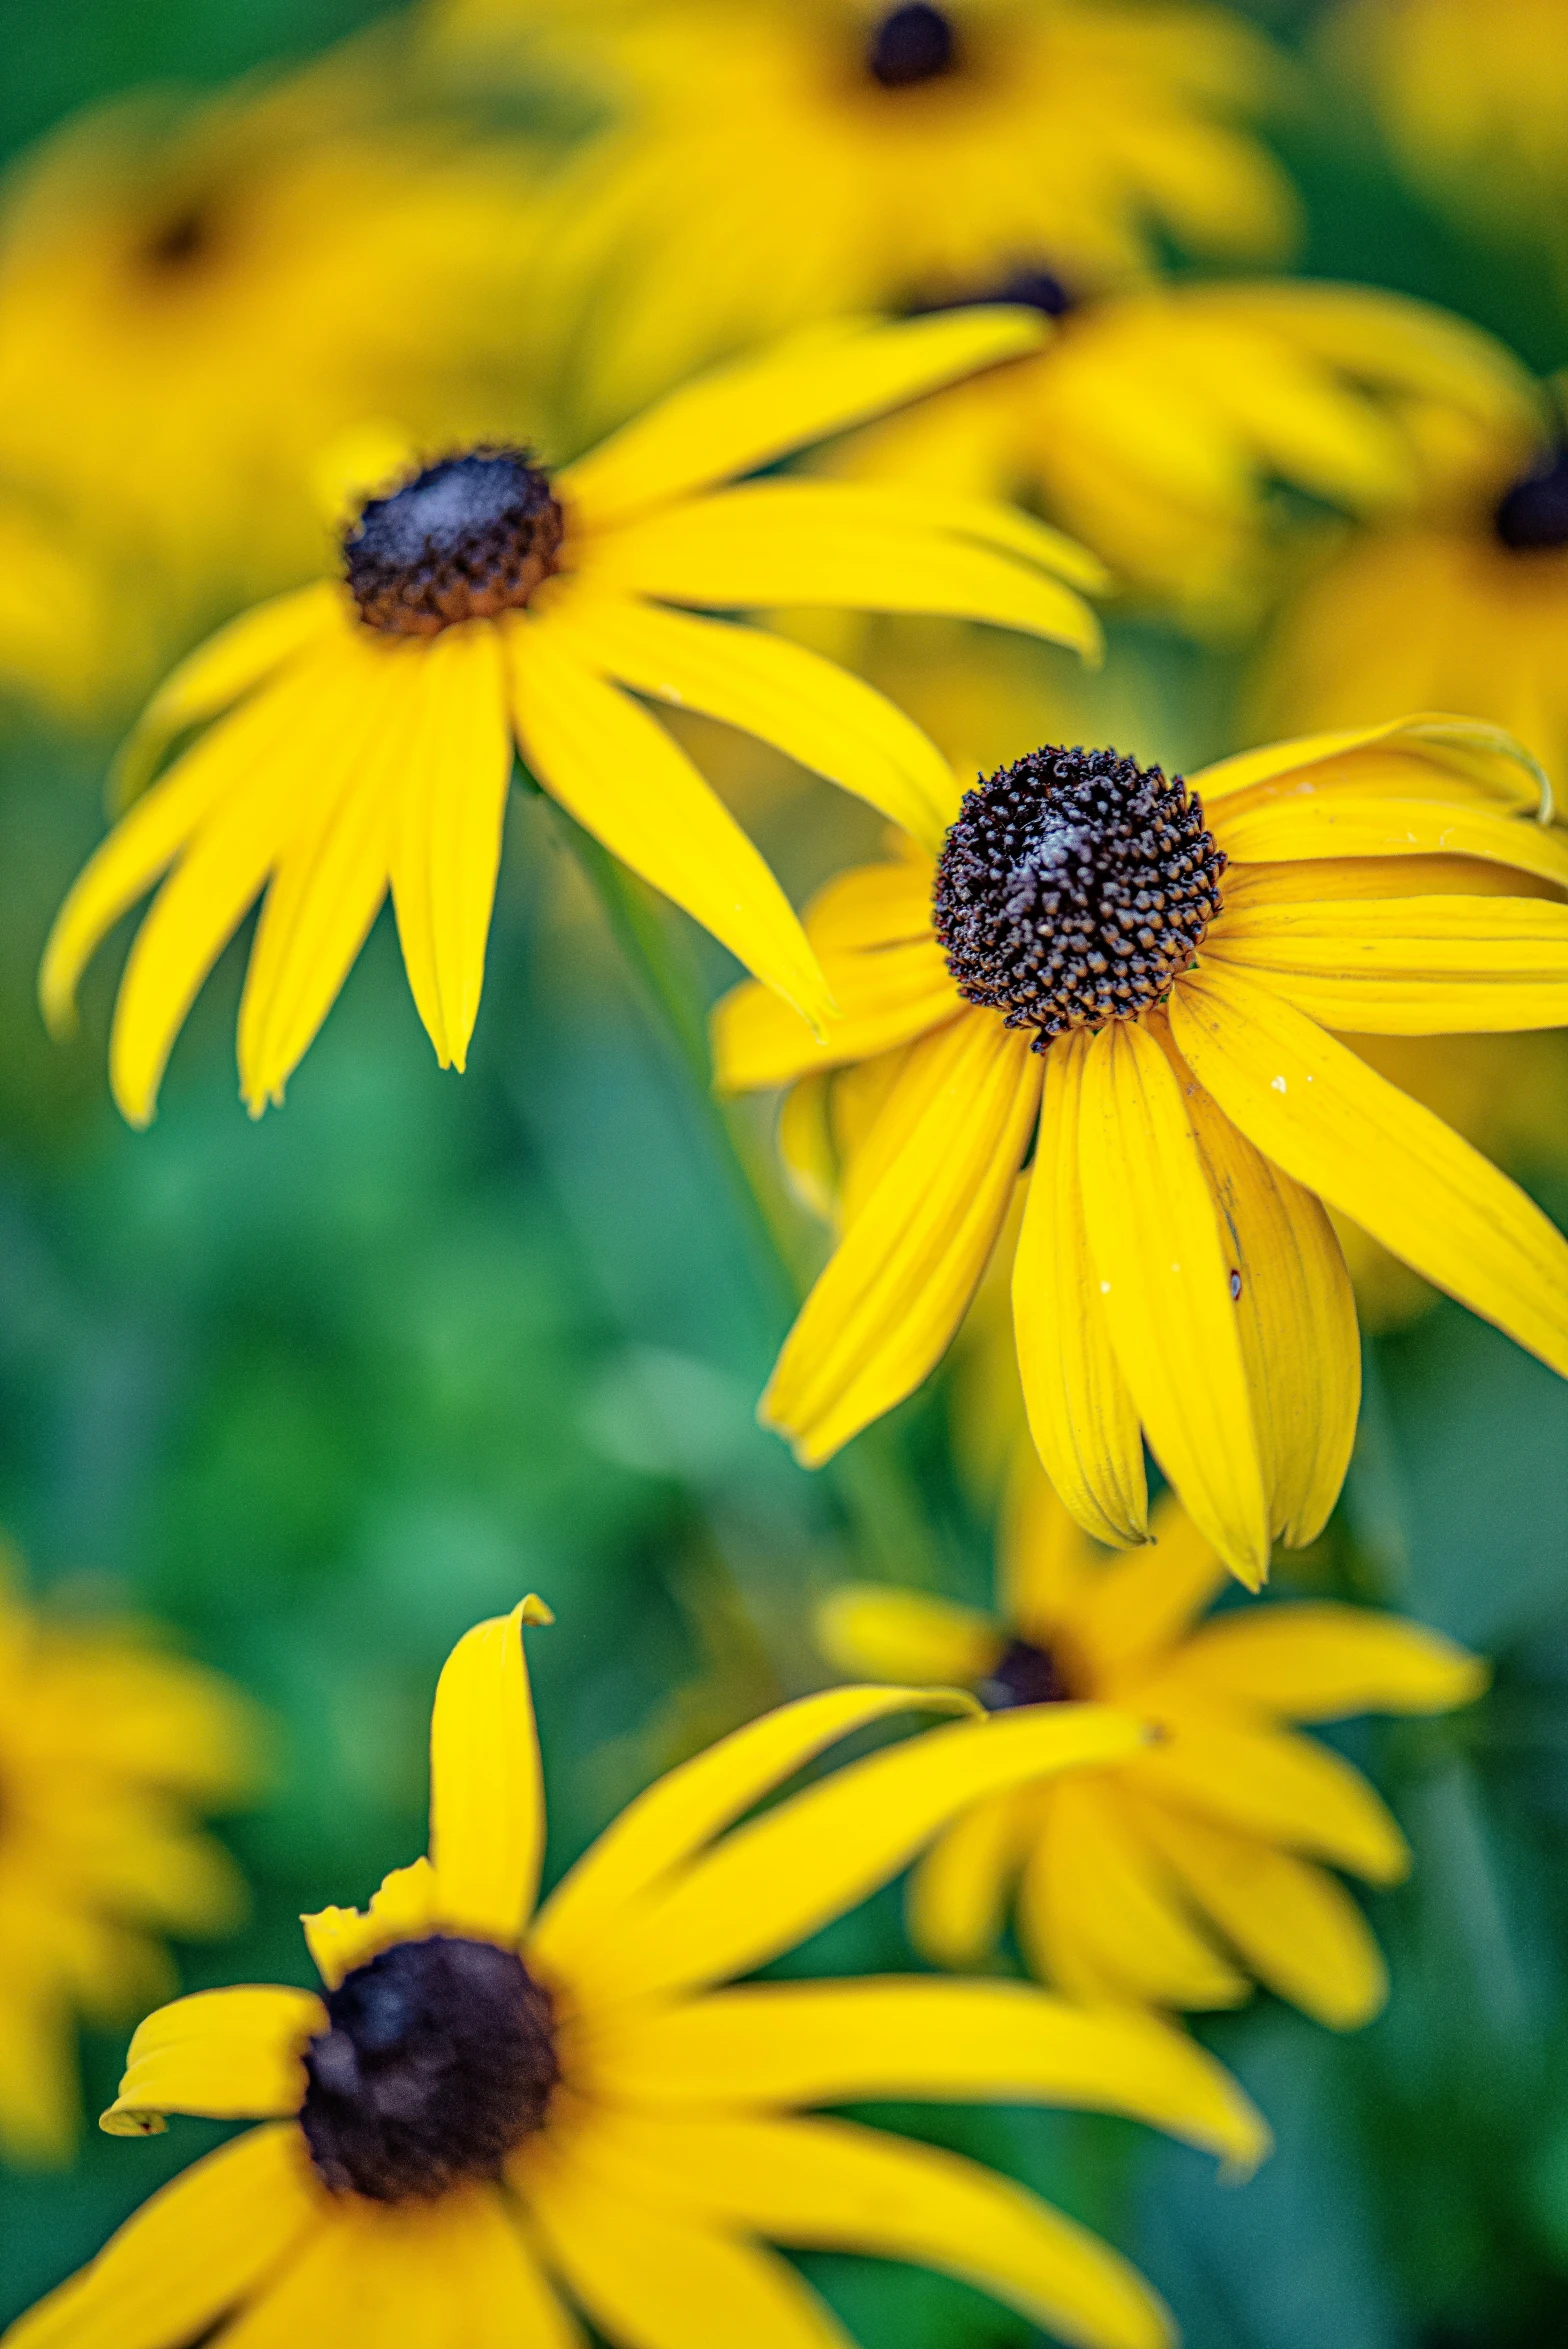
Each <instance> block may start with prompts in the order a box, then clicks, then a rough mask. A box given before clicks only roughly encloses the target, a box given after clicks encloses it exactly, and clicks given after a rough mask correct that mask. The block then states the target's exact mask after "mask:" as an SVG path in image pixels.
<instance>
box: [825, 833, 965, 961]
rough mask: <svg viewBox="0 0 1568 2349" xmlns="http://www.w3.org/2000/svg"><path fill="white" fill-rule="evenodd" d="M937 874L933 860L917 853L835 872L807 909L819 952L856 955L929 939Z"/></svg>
mask: <svg viewBox="0 0 1568 2349" xmlns="http://www.w3.org/2000/svg"><path fill="white" fill-rule="evenodd" d="M934 877H935V876H934V870H933V867H932V863H931V859H930V858H929V857H925V856H919V855H916V854H910V855H909V856H906V857H900V859H899V860H898V862H897V863H896V864H880V865H855V866H853V867H852V868H851V870H850V871H849V872H847V873H837V874H835V875H834V877H833V879H832V880H831V881H829V882H827V883H826V884H825V885H824V886H823V887H822V888H821V889H819V890H818V891H817V894H816V896H815V897H814V898H813V899H812V900H811V903H810V904H809V905H808V906H807V908H806V930H807V934H808V936H809V937H810V939H811V943H812V945H813V946H815V947H816V949H817V951H818V953H819V954H828V953H833V952H837V953H840V954H852V953H855V952H857V951H864V950H865V949H866V948H868V947H881V946H907V945H910V944H912V943H913V942H914V941H915V940H916V939H925V940H928V941H929V940H930V939H931V890H932V885H933V881H934Z"/></svg>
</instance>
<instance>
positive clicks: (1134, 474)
mask: <svg viewBox="0 0 1568 2349" xmlns="http://www.w3.org/2000/svg"><path fill="white" fill-rule="evenodd" d="M1003 282H1004V283H1005V288H1006V292H1005V295H1004V294H1003V292H1002V291H1001V290H1000V289H999V290H998V293H997V295H996V297H995V298H996V299H998V300H1001V299H1004V298H1010V299H1014V300H1032V301H1033V302H1034V304H1035V305H1036V306H1037V307H1039V308H1040V309H1041V310H1042V311H1043V312H1045V313H1046V314H1047V315H1050V316H1053V317H1055V319H1056V320H1057V322H1058V323H1057V331H1056V332H1055V334H1054V335H1053V337H1052V339H1051V340H1050V342H1049V343H1048V344H1047V345H1046V346H1045V348H1044V349H1043V350H1041V351H1039V352H1037V353H1034V354H1032V355H1031V356H1029V357H1027V358H1023V359H1020V360H1019V361H1017V362H1016V363H1015V364H1014V365H1013V366H1011V367H1007V368H1001V369H998V370H996V371H995V372H994V373H992V374H991V375H988V376H986V377H984V378H983V379H981V380H979V381H977V382H975V383H972V384H965V385H961V386H959V387H958V388H957V389H956V390H954V391H951V392H946V393H944V394H943V395H942V396H941V397H940V398H939V399H934V400H930V401H927V402H925V403H924V404H923V405H922V406H921V407H919V408H918V409H914V410H912V411H911V412H910V413H909V414H908V415H906V416H901V417H898V418H895V419H894V420H893V421H891V422H889V423H887V424H882V425H877V426H874V427H872V428H871V430H870V431H868V432H866V433H863V434H860V435H858V436H857V437H856V439H855V440H854V441H853V442H852V443H850V444H849V445H848V446H847V447H846V448H845V449H844V450H843V451H842V452H836V453H835V456H834V458H833V460H832V464H833V469H834V470H835V471H837V472H841V473H848V474H849V475H851V476H852V477H860V478H864V477H866V476H870V477H871V478H875V479H894V480H904V479H910V478H919V479H924V480H934V481H947V482H949V483H950V484H952V486H954V487H955V488H956V487H962V488H964V489H967V490H970V491H972V492H975V493H978V494H983V495H987V496H1002V497H1017V496H1020V495H1022V496H1025V497H1026V498H1027V499H1028V500H1029V501H1030V502H1033V503H1037V504H1038V505H1039V506H1040V508H1041V509H1042V511H1043V512H1045V513H1046V514H1048V515H1049V516H1050V517H1051V519H1052V520H1053V521H1056V522H1058V523H1060V524H1061V525H1062V526H1063V528H1065V529H1067V530H1069V531H1071V532H1072V533H1073V535H1074V536H1075V537H1077V538H1079V539H1081V540H1082V541H1083V542H1084V543H1085V544H1086V545H1088V546H1090V547H1092V548H1093V549H1094V550H1095V552H1096V553H1097V554H1099V555H1101V556H1103V558H1104V560H1105V561H1106V562H1107V563H1108V564H1109V565H1110V567H1111V569H1112V571H1113V572H1114V573H1115V574H1116V576H1117V578H1118V580H1119V581H1120V582H1122V583H1123V584H1124V585H1126V586H1128V587H1130V588H1131V589H1133V590H1134V591H1135V592H1138V593H1141V594H1143V595H1145V596H1152V597H1154V598H1157V599H1158V600H1159V601H1161V602H1163V603H1165V604H1169V605H1172V606H1174V607H1175V608H1176V609H1177V610H1179V611H1180V612H1182V613H1183V614H1184V615H1185V616H1186V617H1187V618H1188V619H1190V620H1195V621H1201V622H1207V623H1236V622H1239V621H1244V620H1246V619H1248V618H1250V617H1252V616H1253V614H1254V613H1255V611H1256V607H1257V604H1258V601H1259V598H1260V595H1261V592H1262V590H1263V588H1264V586H1265V584H1266V581H1267V578H1268V568H1269V561H1268V559H1269V557H1270V555H1271V554H1277V552H1278V549H1279V547H1280V543H1281V540H1282V535H1283V529H1284V523H1283V520H1282V515H1281V507H1280V498H1279V489H1280V486H1281V484H1285V485H1288V486H1289V487H1290V488H1292V489H1295V490H1298V491H1301V492H1304V493H1306V494H1307V495H1308V496H1310V497H1311V498H1314V499H1317V500H1321V501H1323V502H1324V503H1325V504H1327V505H1329V506H1333V507H1337V508H1339V509H1340V510H1342V511H1343V512H1345V513H1348V514H1352V515H1356V516H1358V517H1361V518H1363V519H1369V520H1377V519H1379V518H1381V517H1384V516H1386V515H1389V514H1398V513H1401V512H1405V511H1409V510H1411V509H1413V508H1415V507H1416V506H1417V505H1418V504H1419V503H1421V502H1422V501H1423V500H1429V499H1430V497H1431V495H1432V494H1433V490H1434V487H1435V486H1436V485H1438V484H1441V485H1444V486H1446V485H1449V484H1452V483H1454V482H1456V481H1458V482H1462V483H1465V484H1466V485H1468V484H1469V483H1470V481H1471V480H1473V478H1474V477H1475V475H1476V474H1477V473H1478V472H1482V473H1484V471H1485V469H1486V468H1487V466H1488V465H1489V464H1490V463H1491V462H1492V457H1493V452H1494V451H1495V450H1496V448H1497V447H1498V446H1499V445H1503V446H1505V447H1508V448H1511V449H1513V450H1514V451H1515V452H1516V454H1518V455H1520V456H1522V455H1523V452H1525V451H1527V450H1528V449H1529V448H1530V447H1531V445H1532V443H1533V441H1534V439H1535V436H1536V435H1537V433H1538V432H1539V429H1540V403H1539V399H1538V397H1537V394H1536V391H1535V388H1534V386H1533V385H1532V383H1531V381H1530V378H1529V376H1528V375H1527V374H1526V373H1525V371H1524V370H1523V369H1522V368H1521V367H1520V366H1519V365H1518V363H1517V361H1515V360H1514V359H1513V358H1512V357H1511V356H1510V354H1509V353H1508V352H1507V351H1506V350H1504V349H1503V348H1502V346H1501V345H1500V344H1497V343H1495V342H1493V341H1492V339H1491V338H1490V337H1489V336H1487V335H1484V334H1482V333H1480V332H1479V331H1478V330H1477V329H1476V328H1475V327H1472V326H1468V325H1466V324H1465V323H1463V321H1461V320H1459V319H1456V318H1450V317H1448V316H1446V315H1445V314H1444V313H1443V312H1442V311H1440V310H1436V309H1433V308H1431V307H1429V306H1428V305H1427V304H1425V303H1420V302H1412V301H1408V300H1405V299H1404V298H1402V297H1400V296H1397V295H1393V294H1383V293H1376V292H1373V291H1370V290H1369V289H1367V288H1365V287H1361V286H1339V285H1320V284H1306V283H1296V284H1292V283H1288V282H1281V283H1263V284H1236V285H1169V286H1154V287H1142V288H1138V289H1136V290H1133V291H1121V292H1114V293H1110V294H1106V295H1102V296H1101V297H1099V298H1098V299H1095V298H1093V297H1091V298H1089V299H1087V300H1082V301H1080V300H1075V299H1074V296H1073V294H1072V292H1071V291H1070V290H1069V288H1068V287H1067V286H1066V285H1064V284H1063V283H1062V282H1061V281H1060V280H1059V279H1057V278H1056V277H1054V276H1052V275H1050V274H1048V273H1047V272H1045V271H1044V270H1035V271H1027V270H1019V271H1016V272H1014V273H1012V274H1011V275H1010V276H1009V277H1008V278H1007V279H1006V280H1005V281H1003ZM1435 698H1440V699H1442V700H1443V701H1444V702H1445V703H1446V704H1448V705H1449V706H1453V707H1458V708H1468V707H1470V706H1471V705H1470V704H1469V703H1467V702H1464V701H1462V700H1455V699H1454V698H1453V696H1452V693H1451V691H1450V690H1445V692H1444V694H1443V695H1441V696H1434V695H1433V694H1430V693H1429V694H1428V695H1426V696H1425V697H1424V698H1423V697H1419V696H1418V697H1417V698H1416V699H1415V700H1414V701H1412V700H1408V699H1407V700H1406V701H1405V702H1404V703H1403V704H1402V705H1401V706H1402V707H1403V708H1406V709H1409V708H1418V707H1423V706H1426V704H1427V703H1429V702H1431V701H1432V700H1434V699H1435Z"/></svg>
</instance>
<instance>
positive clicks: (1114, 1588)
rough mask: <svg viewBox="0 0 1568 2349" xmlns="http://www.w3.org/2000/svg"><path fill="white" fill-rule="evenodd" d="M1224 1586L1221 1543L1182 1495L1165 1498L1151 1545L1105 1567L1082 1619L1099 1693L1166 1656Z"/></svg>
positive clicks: (1079, 1626)
mask: <svg viewBox="0 0 1568 2349" xmlns="http://www.w3.org/2000/svg"><path fill="white" fill-rule="evenodd" d="M1224 1585H1225V1564H1224V1561H1223V1559H1222V1558H1221V1557H1220V1556H1219V1554H1218V1552H1217V1551H1216V1549H1215V1547H1214V1544H1213V1542H1212V1541H1211V1540H1210V1538H1209V1536H1208V1535H1207V1534H1206V1533H1203V1532H1202V1531H1200V1529H1199V1528H1198V1527H1197V1526H1196V1525H1195V1524H1194V1523H1193V1521H1192V1519H1191V1518H1190V1517H1189V1516H1188V1515H1187V1513H1186V1511H1185V1510H1184V1509H1183V1508H1182V1506H1181V1504H1180V1502H1179V1501H1178V1500H1177V1499H1176V1497H1175V1495H1174V1494H1173V1493H1167V1494H1165V1496H1164V1497H1163V1499H1161V1500H1160V1501H1159V1502H1158V1503H1157V1504H1156V1506H1155V1509H1154V1513H1153V1516H1152V1517H1151V1519H1150V1523H1149V1544H1148V1547H1147V1548H1146V1549H1143V1550H1140V1551H1139V1553H1138V1554H1137V1556H1136V1557H1132V1558H1117V1559H1116V1560H1114V1561H1113V1562H1112V1563H1111V1564H1110V1565H1108V1566H1102V1567H1101V1568H1100V1569H1099V1570H1098V1571H1097V1572H1096V1573H1095V1574H1094V1575H1093V1576H1092V1577H1091V1578H1090V1579H1089V1581H1088V1583H1087V1587H1086V1588H1085V1591H1084V1594H1083V1599H1082V1602H1081V1604H1080V1605H1079V1607H1078V1609H1077V1611H1076V1613H1075V1615H1074V1618H1073V1638H1074V1641H1075V1642H1076V1644H1077V1645H1078V1647H1079V1648H1080V1650H1081V1651H1082V1653H1083V1655H1084V1657H1085V1660H1086V1662H1087V1664H1088V1666H1089V1669H1090V1671H1091V1672H1092V1674H1093V1685H1094V1690H1095V1693H1096V1694H1097V1695H1099V1694H1101V1693H1103V1692H1105V1691H1107V1690H1109V1689H1111V1688H1114V1687H1116V1686H1118V1685H1120V1682H1119V1678H1118V1677H1117V1676H1119V1675H1121V1674H1123V1673H1125V1672H1127V1671H1128V1670H1130V1669H1132V1668H1133V1667H1135V1666H1138V1665H1142V1664H1147V1663H1148V1662H1149V1661H1150V1660H1151V1659H1153V1658H1154V1657H1156V1656H1158V1655H1161V1654H1163V1652H1164V1651H1165V1649H1167V1648H1168V1647H1170V1646H1172V1645H1173V1644H1174V1643H1175V1642H1176V1641H1177V1640H1179V1639H1180V1638H1181V1636H1182V1634H1183V1632H1185V1631H1186V1629H1187V1626H1188V1625H1189V1623H1190V1622H1191V1621H1192V1618H1193V1617H1194V1615H1196V1614H1198V1613H1199V1611H1200V1610H1201V1609H1202V1608H1204V1607H1206V1606H1207V1605H1208V1603H1209V1601H1210V1599H1212V1598H1213V1596H1214V1594H1215V1592H1216V1591H1218V1590H1222V1589H1223V1588H1224Z"/></svg>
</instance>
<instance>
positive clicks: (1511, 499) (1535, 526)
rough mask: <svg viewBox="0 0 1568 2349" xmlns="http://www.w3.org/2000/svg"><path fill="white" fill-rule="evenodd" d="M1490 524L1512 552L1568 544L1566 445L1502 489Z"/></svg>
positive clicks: (1567, 455)
mask: <svg viewBox="0 0 1568 2349" xmlns="http://www.w3.org/2000/svg"><path fill="white" fill-rule="evenodd" d="M1492 528H1493V530H1494V531H1495V533H1496V535H1497V537H1498V538H1499V539H1500V540H1501V542H1502V544H1503V545H1504V546H1505V547H1508V548H1510V549H1511V550H1512V551H1513V552H1514V553H1515V554H1530V553H1534V552H1538V551H1542V550H1545V549H1547V548H1551V547H1560V546H1568V448H1559V449H1554V450H1553V452H1552V454H1551V456H1550V457H1549V459H1548V460H1547V461H1546V462H1545V463H1544V464H1543V465H1540V466H1538V467H1537V468H1536V470H1535V471H1534V472H1533V473H1526V474H1525V475H1524V476H1523V478H1522V479H1520V480H1518V481H1516V482H1514V483H1513V485H1512V487H1511V488H1509V489H1505V490H1504V492H1503V494H1502V496H1501V497H1500V498H1499V499H1498V501H1497V504H1496V505H1495V507H1494V508H1493V509H1492Z"/></svg>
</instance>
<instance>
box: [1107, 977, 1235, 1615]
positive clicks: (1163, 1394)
mask: <svg viewBox="0 0 1568 2349" xmlns="http://www.w3.org/2000/svg"><path fill="white" fill-rule="evenodd" d="M1079 1163H1080V1167H1081V1170H1082V1184H1083V1202H1084V1215H1085V1220H1086V1222H1087V1225H1088V1231H1089V1246H1090V1249H1091V1251H1092V1254H1093V1257H1094V1263H1095V1269H1096V1271H1097V1272H1098V1274H1099V1286H1100V1294H1101V1296H1102V1298H1103V1300H1104V1305H1105V1314H1106V1319H1107V1320H1108V1322H1109V1323H1110V1328H1111V1338H1112V1342H1113V1344H1114V1345H1115V1348H1116V1358H1117V1361H1118V1362H1119V1363H1120V1365H1121V1370H1122V1376H1123V1377H1124V1378H1125V1379H1126V1381H1127V1385H1128V1387H1129V1389H1130V1390H1131V1393H1132V1396H1133V1399H1134V1401H1135V1402H1136V1404H1137V1406H1138V1412H1139V1416H1140V1418H1141V1419H1142V1421H1143V1425H1144V1428H1145V1430H1146V1431H1147V1434H1148V1438H1149V1442H1150V1444H1151V1445H1152V1447H1153V1449H1154V1452H1155V1455H1156V1457H1157V1458H1158V1460H1159V1462H1160V1464H1161V1466H1162V1467H1163V1468H1164V1470H1165V1472H1166V1474H1167V1475H1168V1476H1169V1478H1170V1480H1171V1483H1172V1484H1173V1485H1174V1486H1175V1488H1176V1490H1177V1492H1178V1493H1180V1495H1181V1498H1182V1501H1183V1503H1184V1505H1185V1506H1186V1508H1187V1511H1188V1513H1189V1514H1190V1516H1191V1517H1192V1518H1193V1520H1194V1522H1195V1523H1196V1524H1198V1525H1199V1526H1201V1527H1202V1528H1203V1530H1204V1531H1205V1532H1206V1533H1207V1534H1208V1535H1209V1538H1210V1539H1211V1540H1212V1541H1213V1543H1214V1545H1215V1547H1216V1548H1217V1549H1218V1550H1219V1552H1220V1554H1221V1556H1222V1557H1223V1558H1224V1559H1225V1561H1226V1563H1227V1565H1228V1566H1229V1567H1230V1568H1231V1570H1232V1572H1233V1573H1234V1574H1236V1575H1238V1576H1239V1577H1240V1579H1241V1580H1242V1581H1243V1582H1246V1583H1247V1584H1249V1585H1250V1586H1251V1587H1252V1588H1254V1589H1256V1588H1257V1586H1258V1585H1259V1584H1260V1583H1261V1582H1262V1581H1263V1579H1264V1577H1265V1576H1266V1574H1267V1573H1268V1566H1269V1522H1268V1520H1269V1512H1268V1501H1267V1496H1266V1494H1265V1491H1264V1485H1263V1471H1262V1466H1261V1464H1260V1461H1259V1458H1258V1440H1257V1433H1256V1428H1255V1425H1254V1421H1253V1416H1252V1400H1251V1394H1250V1391H1249V1387H1248V1381H1247V1369H1246V1360H1245V1357H1244V1355H1243V1352H1242V1342H1241V1330H1240V1326H1239V1323H1238V1319H1237V1313H1236V1305H1235V1300H1234V1298H1233V1296H1232V1293H1231V1279H1230V1266H1229V1265H1228V1264H1227V1263H1226V1261H1225V1255H1224V1251H1223V1249H1222V1247H1221V1245H1220V1232H1219V1219H1218V1214H1217V1211H1216V1206H1215V1200H1214V1195H1213V1192H1212V1190H1211V1188H1210V1185H1209V1179H1208V1175H1207V1172H1206V1170H1205V1167H1204V1164H1203V1157H1202V1153H1201V1151H1200V1150H1199V1148H1198V1143H1197V1138H1196V1136H1195V1135H1194V1133H1193V1130H1192V1122H1191V1119H1190V1118H1189V1116H1188V1112H1187V1105H1186V1102H1185V1101H1184V1100H1183V1098H1182V1092H1181V1087H1180V1084H1179V1083H1178V1081H1177V1078H1176V1075H1175V1072H1174V1070H1173V1069H1172V1068H1171V1065H1170V1063H1169V1061H1168V1060H1167V1059H1166V1057H1165V1055H1164V1053H1163V1052H1162V1051H1161V1050H1160V1047H1159V1045H1158V1044H1157V1043H1156V1042H1155V1040H1154V1038H1153V1037H1152V1036H1151V1035H1149V1034H1148V1033H1147V1032H1146V1031H1145V1029H1144V1028H1142V1027H1141V1026H1140V1025H1138V1024H1137V1023H1136V1022H1134V1021H1131V1020H1116V1021H1113V1022H1112V1023H1111V1024H1110V1026H1108V1027H1105V1028H1102V1029H1101V1030H1100V1031H1099V1033H1098V1034H1097V1035H1096V1036H1094V1037H1093V1038H1092V1039H1091V1040H1090V1043H1089V1047H1088V1051H1087V1054H1086V1056H1085V1062H1084V1072H1083V1106H1082V1112H1081V1119H1080V1127H1079Z"/></svg>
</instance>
